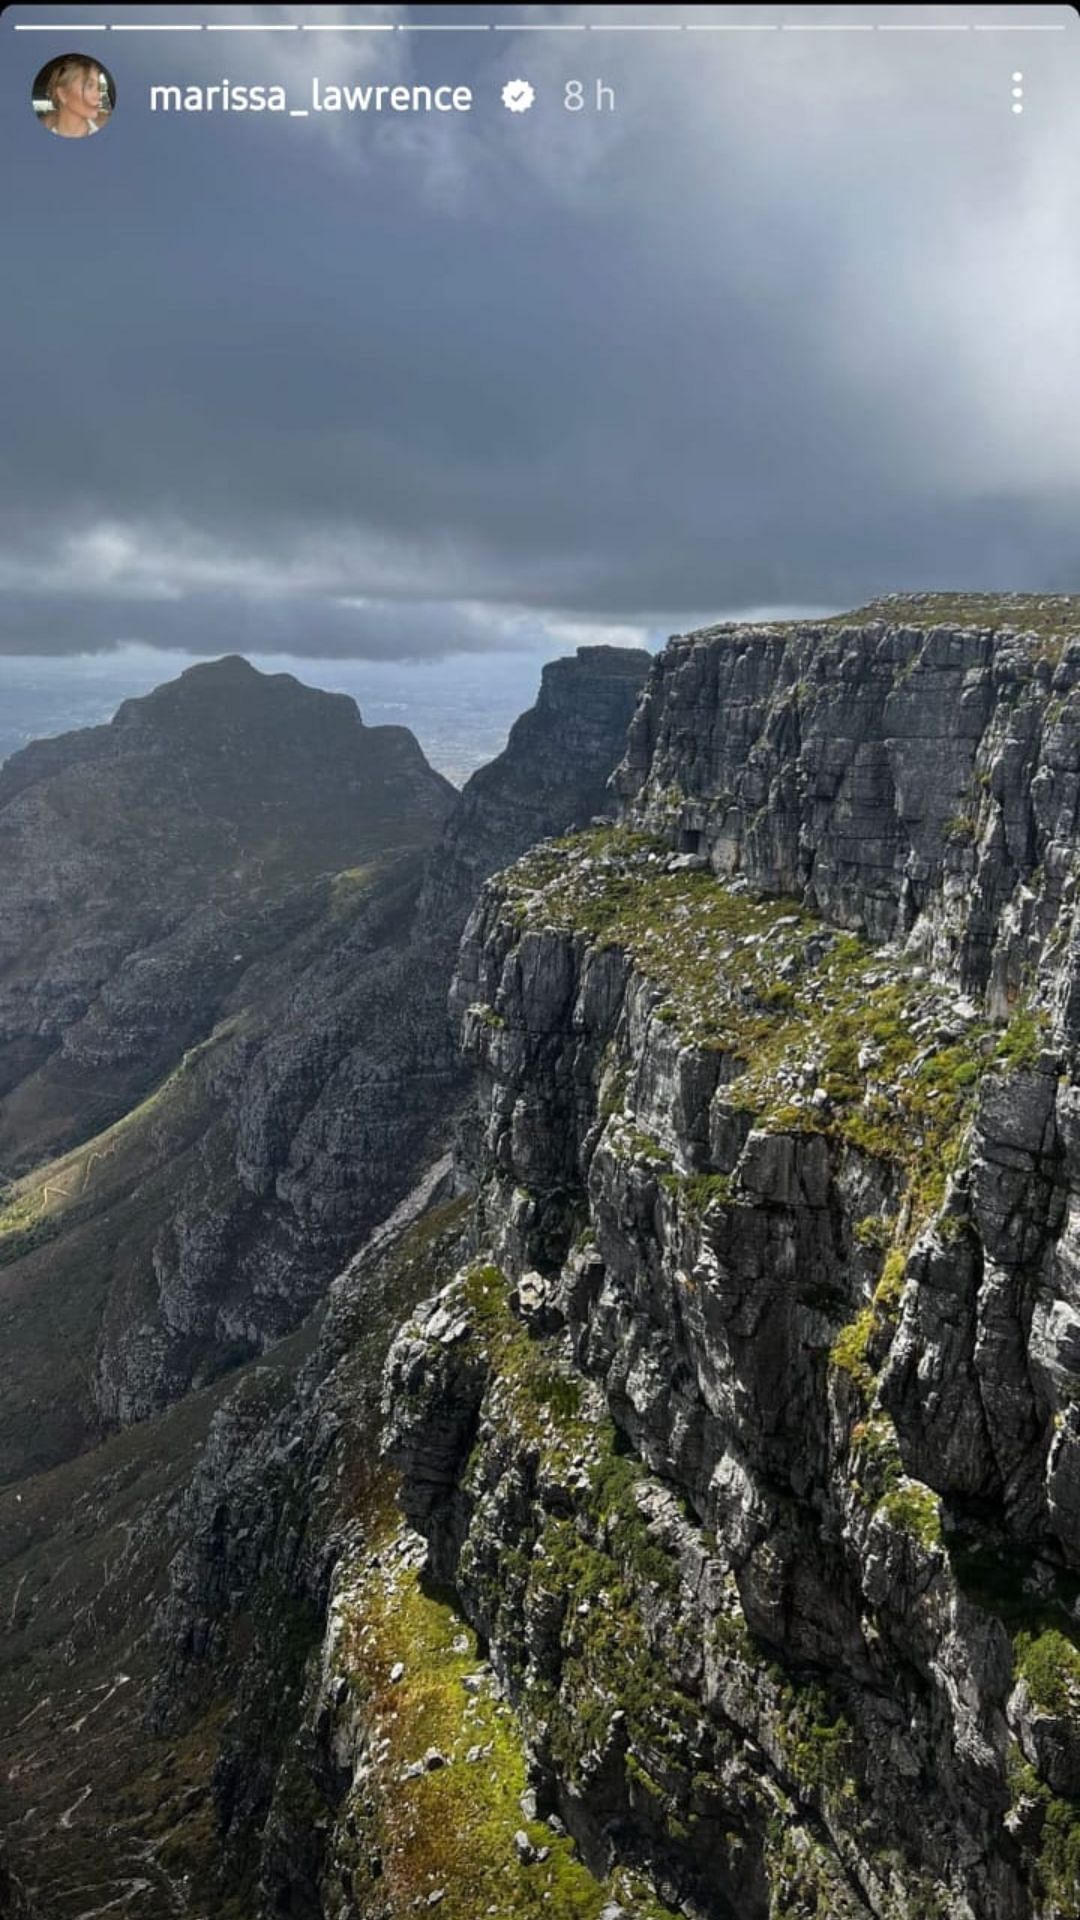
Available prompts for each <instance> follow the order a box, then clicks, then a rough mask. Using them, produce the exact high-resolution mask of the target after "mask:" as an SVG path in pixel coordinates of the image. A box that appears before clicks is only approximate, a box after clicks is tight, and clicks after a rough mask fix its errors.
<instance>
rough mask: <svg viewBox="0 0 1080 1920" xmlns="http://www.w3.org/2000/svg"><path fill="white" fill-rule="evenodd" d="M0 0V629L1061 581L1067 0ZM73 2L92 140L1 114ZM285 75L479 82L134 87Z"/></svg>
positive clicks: (555, 620) (558, 619)
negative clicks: (177, 91) (360, 29)
mask: <svg viewBox="0 0 1080 1920" xmlns="http://www.w3.org/2000/svg"><path fill="white" fill-rule="evenodd" d="M782 12H783V10H779V9H765V8H730V7H729V8H712V9H710V8H700V7H696V8H688V9H685V10H683V11H682V13H681V14H677V15H675V16H674V17H676V18H679V19H682V20H685V21H686V22H688V23H690V22H692V23H693V24H695V25H696V26H698V27H700V26H701V25H703V24H706V23H708V22H709V20H710V16H711V18H712V20H713V21H714V22H718V21H720V20H725V21H726V22H727V23H728V24H729V25H730V24H736V23H738V22H739V21H740V20H741V21H743V22H748V23H749V22H757V23H761V22H762V21H764V20H767V19H769V18H774V17H781V15H782ZM1026 15H1027V21H1028V23H1029V24H1031V23H1052V22H1055V21H1060V20H1062V19H1064V18H1066V17H1068V16H1067V14H1066V10H1065V9H1064V8H1058V7H1032V8H1028V9H1027V10H1026ZM48 17H50V18H52V19H55V20H57V21H63V22H68V21H70V22H73V23H74V22H78V21H79V20H80V19H81V20H84V21H88V22H89V21H107V20H109V19H110V17H111V10H110V8H109V7H108V5H106V6H105V7H103V8H102V7H94V8H92V9H83V8H75V7H68V8H65V7H57V8H53V9H51V10H50V14H49V16H48ZM117 17H118V18H119V17H120V16H119V15H117ZM136 17H137V18H138V19H139V20H142V21H145V22H159V23H160V22H165V21H168V20H170V19H185V20H188V21H190V20H192V19H193V18H194V19H197V18H200V17H201V18H206V19H214V20H217V21H219V22H224V21H233V22H246V23H248V24H253V25H260V26H269V25H273V24H275V23H276V24H282V23H289V22H292V21H296V20H298V19H302V20H303V21H305V22H306V23H308V24H314V23H318V22H323V23H325V22H333V21H335V20H338V21H341V22H344V21H352V22H359V21H365V22H369V23H373V22H382V23H384V24H386V25H389V26H392V27H394V28H398V27H407V26H414V27H415V26H417V25H422V24H424V23H428V24H430V23H433V22H435V21H436V20H438V21H441V22H444V23H445V22H446V21H449V20H454V19H457V20H461V21H471V22H472V23H474V24H475V23H480V22H485V21H488V20H492V19H497V20H498V21H499V22H500V23H502V24H510V23H518V24H519V25H521V26H531V27H534V28H535V27H537V26H539V25H542V24H545V23H546V24H551V23H561V24H574V23H580V22H586V21H588V22H593V23H597V24H600V23H607V24H608V25H610V24H612V23H613V22H618V21H622V22H624V23H627V24H637V25H641V24H644V23H645V22H647V21H649V20H655V19H657V18H658V17H659V15H658V13H657V12H656V11H654V10H652V9H649V8H639V7H627V8H620V9H612V8H509V7H501V8H494V9H491V8H488V9H481V8H460V9H452V8H447V7H440V8H436V9H432V8H422V7H421V8H411V9H410V8H397V7H382V8H377V7H357V8H351V9H345V8H315V7H310V8H289V7H248V8H242V7H241V8H219V9H212V10H209V11H207V12H206V13H205V14H204V15H201V16H200V15H199V14H198V12H197V10H196V9H193V8H176V9H169V8H155V7H147V8H142V9H140V11H139V13H138V15H137V16H136ZM669 17H670V14H669ZM797 17H798V19H799V20H800V21H801V22H803V23H804V24H805V23H807V22H810V21H814V20H816V21H817V22H821V23H825V22H830V21H831V22H833V23H836V24H840V23H844V24H846V25H847V26H851V25H852V24H853V23H855V22H857V21H859V20H860V19H862V20H871V19H875V18H876V19H878V20H882V19H890V20H892V21H893V22H894V23H896V24H900V23H904V22H907V23H913V22H917V21H923V22H925V23H934V22H938V23H942V22H945V21H948V22H950V23H952V24H953V25H956V24H958V23H960V22H962V21H963V20H964V19H965V18H967V19H971V20H976V21H980V22H983V23H986V22H987V21H990V20H993V19H995V18H997V19H1000V20H1001V21H1007V20H1008V19H1010V18H1013V19H1015V18H1017V17H1018V16H1017V15H1016V13H1015V12H1013V13H1010V12H1007V11H1005V10H1002V9H990V8H979V7H975V8H970V9H966V10H965V9H960V8H955V7H950V8H949V9H947V10H946V9H934V8H906V9H898V8H891V9H886V8H879V9H876V10H869V9H866V10H862V9H860V10H855V9H852V8H848V7H844V8H840V9H822V8H815V9H810V8H805V7H803V8H800V9H799V10H798V15H797ZM35 19H40V14H38V13H37V12H36V11H35V10H31V9H26V8H19V7H14V8H9V9H7V11H6V12H5V14H4V17H3V20H2V22H0V57H2V60H3V70H2V85H3V94H2V114H0V176H2V177H3V178H4V180H5V182H6V183H8V184H7V186H6V190H5V222H6V225H5V235H6V241H7V244H6V247H5V258H4V268H5V297H4V301H3V305H2V310H0V346H2V353H3V358H2V365H3V368H4V375H5V377H4V380H3V385H2V395H0V587H2V602H0V604H2V609H3V611H2V617H0V651H4V652H8V653H29V652H35V651H41V652H50V653H56V652H60V653H64V652H76V651H78V652H84V651H86V650H87V649H96V648H108V647H112V646H115V645H117V644H120V643H131V642H140V643H143V644H149V645H154V646H160V647H165V648H183V649H185V650H189V651H196V652H200V653H213V652H216V651H221V650H245V649H248V650H252V651H255V650H258V651H261V652H264V653H265V652H271V651H272V652H275V653H292V654H307V655H311V656H319V657H321V658H326V657H327V656H334V655H339V656H341V655H356V656H360V657H363V656H367V657H372V658H395V657H401V658H404V657H408V656H423V655H429V654H430V655H435V654H445V653H447V652H453V651H456V650H461V649H467V650H470V651H474V650H478V649H481V650H482V649H487V648H491V649H494V648H505V647H507V646H517V645H520V646H522V647H523V648H524V647H536V646H538V645H548V644H551V643H552V642H557V641H559V640H560V639H565V641H566V645H567V646H568V647H570V646H572V645H574V644H577V643H578V642H580V641H582V640H589V639H615V640H625V641H632V640H642V639H645V638H646V637H654V636H656V635H659V634H663V633H667V632H669V631H677V630H681V629H684V628H685V627H686V626H688V625H691V624H693V623H694V622H697V621H702V620H707V619H710V618H715V617H718V616H720V615H722V614H727V613H729V612H733V611H736V610H740V609H748V610H752V609H759V608H763V607H798V608H838V607H842V606H847V605H854V604H857V603H858V602H859V601H860V600H863V599H865V598H867V597H869V596H870V595H873V594H876V593H879V592H884V591H890V590H895V589H903V588H920V587H952V586H958V587H1001V588H1005V587H1013V588H1024V589H1039V588H1043V589H1046V590H1053V591H1077V590H1078V589H1080V564H1078V562H1080V542H1078V536H1077V532H1076V528H1077V525H1078V509H1080V327H1078V326H1077V324H1076V315H1077V313H1078V312H1080V246H1078V244H1077V235H1078V233H1080V113H1078V111H1077V105H1078V101H1080V29H1078V28H1077V26H1076V23H1075V22H1074V23H1073V25H1072V26H1071V27H1070V28H1069V29H1068V30H1067V31H1065V32H1063V33H1052V32H1042V33H1039V32H1026V33H1022V34H1019V33H1018V34H1005V33H990V32H981V33H942V32H937V33H917V32H906V33H901V32H893V33H888V34H884V33H865V34H864V33H856V32H850V31H845V32H843V33H841V32H831V33H810V32H798V33H794V32H786V33H784V34H767V33H763V32H754V33H730V32H729V33H722V34H721V33H716V34H711V35H710V34H705V33H702V32H695V33H680V34H677V35H661V34H647V33H626V34H622V35H618V34H614V33H604V34H600V33H596V32H593V33H590V34H589V35H587V36H586V35H584V34H577V33H563V32H559V33H555V32H535V31H533V32H526V31H521V32H516V33H514V34H507V33H500V34H493V33H479V32H478V33H468V34H460V35H451V34H448V33H418V32H404V31H393V32H388V33H374V32H373V33H368V34H361V33H351V34H346V33H338V32H335V33H320V34H317V35H316V34H309V33H303V34H300V33H296V34H293V33H272V32H263V31H259V32H254V33H245V34H234V35H225V34H208V33H205V32H204V33H199V34H194V33H191V34H185V35H169V34H164V33H162V34H143V35H138V34H134V33H127V34H119V33H107V34H94V35H91V34H86V35H83V36H81V37H80V33H79V30H78V26H77V25H75V24H73V25H72V26H71V27H70V29H69V30H68V29H66V28H65V31H63V32H61V33H59V34H58V35H55V36H53V35H50V34H47V33H41V32H35V33H15V32H14V31H12V29H13V27H14V25H15V23H17V22H19V21H20V20H21V21H32V20H35ZM66 44H70V45H72V46H75V47H79V46H82V47H83V48H84V49H85V50H87V51H90V52H93V53H95V54H96V55H97V56H98V57H99V58H101V59H103V60H104V61H105V63H106V64H107V65H108V66H109V68H110V69H111V71H112V72H113V74H114V76H115V80H116V85H117V90H118V107H117V112H116V115H115V117H114V120H113V123H112V124H111V125H110V126H109V127H108V128H107V129H106V130H105V131H104V132H103V133H102V134H101V135H100V136H97V137H95V138H93V139H91V140H85V141H78V142H76V141H65V140H58V139H54V138H52V137H51V136H49V135H48V134H47V133H45V132H44V131H43V130H42V129H41V128H40V127H39V126H37V125H36V124H35V123H34V119H33V116H32V114H31V110H30V106H29V99H30V92H31V81H32V78H33V75H34V72H35V71H36V69H37V68H38V66H39V65H40V64H41V63H42V62H43V61H44V60H45V59H46V58H48V57H49V56H50V55H52V54H53V53H55V52H60V51H63V50H64V49H65V45H66ZM1016 70H1018V71H1022V72H1023V74H1024V82H1023V85H1024V112H1023V114H1022V115H1014V114H1013V113H1012V111H1011V88H1012V78H1011V76H1012V73H1013V71H1016ZM313 74H317V75H318V76H319V77H320V78H321V80H322V81H323V82H324V83H329V82H331V81H334V82H342V81H346V82H355V81H356V80H358V79H360V78H370V79H372V80H382V79H388V80H410V79H417V80H426V81H428V82H431V83H434V82H438V81H446V82H448V83H454V84H462V83H466V84H469V85H471V86H472V87H473V89H474V91H475V93H476V96H477V104H476V107H475V109H474V111H473V113H472V114H471V115H469V116H468V117H467V118H466V117H464V116H453V117H451V116H446V117H435V116H433V117H432V118H431V119H429V120H421V119H420V118H408V119H406V118H399V117H394V116H389V115H386V116H383V117H382V118H381V119H378V120H376V118H375V117H374V116H359V115H357V116H352V117H342V118H330V117H329V116H325V115H323V116H320V115H312V116H310V117H309V118H307V119H306V120H303V119H297V118H290V117H288V116H285V115H278V114H269V113H268V114H263V115H259V116H255V115H252V114H235V113H234V114H225V113H217V114H203V115H201V116H196V115H188V116H179V115H172V116H163V115H161V114H151V113H150V111H149V104H148V90H149V87H150V84H151V83H152V82H157V83H167V82H176V83H178V84H181V85H185V84H188V83H192V82H195V83H198V84H201V85H203V86H205V85H208V84H209V83H210V82H212V81H218V80H221V79H222V78H223V77H228V78H229V79H230V80H231V81H232V82H233V83H234V84H235V83H240V82H249V83H250V82H253V81H262V82H264V83H273V82H274V81H281V82H282V83H283V84H285V85H286V86H287V87H288V89H289V96H290V100H295V101H296V103H297V104H308V96H309V92H310V82H311V76H312V75H313ZM517 75H521V76H523V77H526V78H528V79H530V80H531V81H532V83H533V85H534V86H535V87H536V90H537V95H538V99H537V105H536V107H535V108H534V109H533V111H532V112H531V113H529V114H525V115H512V114H509V113H507V112H506V111H504V110H503V109H502V107H501V106H500V105H499V101H498V94H499V89H500V87H501V85H502V83H503V81H504V80H506V79H509V78H511V77H515V76H517ZM570 78H580V79H582V80H583V81H584V82H586V86H587V90H589V91H591V86H592V83H593V82H595V80H596V79H598V78H599V79H602V80H603V81H604V82H605V83H606V84H608V85H609V86H611V87H612V88H613V89H614V92H615V97H616V110H615V112H614V113H612V114H607V115H597V114H595V113H593V112H588V113H582V114H578V115H571V114H568V113H566V112H565V111H564V109H563V106H562V98H563V88H564V85H565V82H566V81H567V80H568V79H570ZM16 183H17V188H16ZM16 201H17V204H16Z"/></svg>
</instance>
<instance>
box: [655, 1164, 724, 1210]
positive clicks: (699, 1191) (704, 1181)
mask: <svg viewBox="0 0 1080 1920" xmlns="http://www.w3.org/2000/svg"><path fill="white" fill-rule="evenodd" d="M660 1184H661V1186H663V1187H665V1188H666V1189H667V1191H668V1192H669V1193H673V1194H675V1195H676V1196H677V1197H678V1198H679V1199H680V1200H681V1201H682V1203H683V1205H684V1207H685V1208H686V1210H687V1212H688V1213H691V1214H693V1215H695V1216H696V1217H698V1218H700V1217H702V1216H703V1215H704V1214H706V1213H707V1212H708V1210H709V1208H710V1207H727V1206H730V1205H731V1203H732V1201H733V1199H734V1197H735V1191H736V1189H735V1181H734V1179H733V1178H732V1176H731V1174H730V1173H689V1174H681V1173H662V1174H661V1175H660Z"/></svg>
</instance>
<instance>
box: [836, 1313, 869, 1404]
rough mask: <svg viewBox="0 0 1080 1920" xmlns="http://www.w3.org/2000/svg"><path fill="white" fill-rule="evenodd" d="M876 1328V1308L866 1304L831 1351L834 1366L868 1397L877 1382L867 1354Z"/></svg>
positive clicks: (840, 1333)
mask: <svg viewBox="0 0 1080 1920" xmlns="http://www.w3.org/2000/svg"><path fill="white" fill-rule="evenodd" d="M876 1327H877V1320H876V1317H875V1314H874V1309H873V1307H864V1308H863V1310H862V1312H861V1313H859V1314H857V1315H856V1317H855V1319H854V1320H851V1321H849V1323H848V1325H847V1326H846V1327H841V1329H840V1331H839V1333H838V1334H837V1336H836V1338H835V1340H834V1341H833V1344H832V1346H831V1348H830V1350H829V1359H830V1361H831V1363H832V1365H833V1366H834V1367H838V1368H839V1369H840V1371H841V1373H846V1374H847V1375H848V1376H849V1378H850V1379H851V1380H853V1381H854V1383H855V1385H856V1387H857V1388H858V1389H859V1392H860V1393H861V1394H862V1395H863V1397H864V1398H866V1399H868V1398H869V1396H870V1394H871V1392H872V1390H873V1385H874V1370H873V1368H872V1367H871V1365H870V1362H869V1359H868V1358H867V1355H868V1353H869V1350H870V1342H871V1341H872V1339H873V1337H874V1333H875V1331H876Z"/></svg>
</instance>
